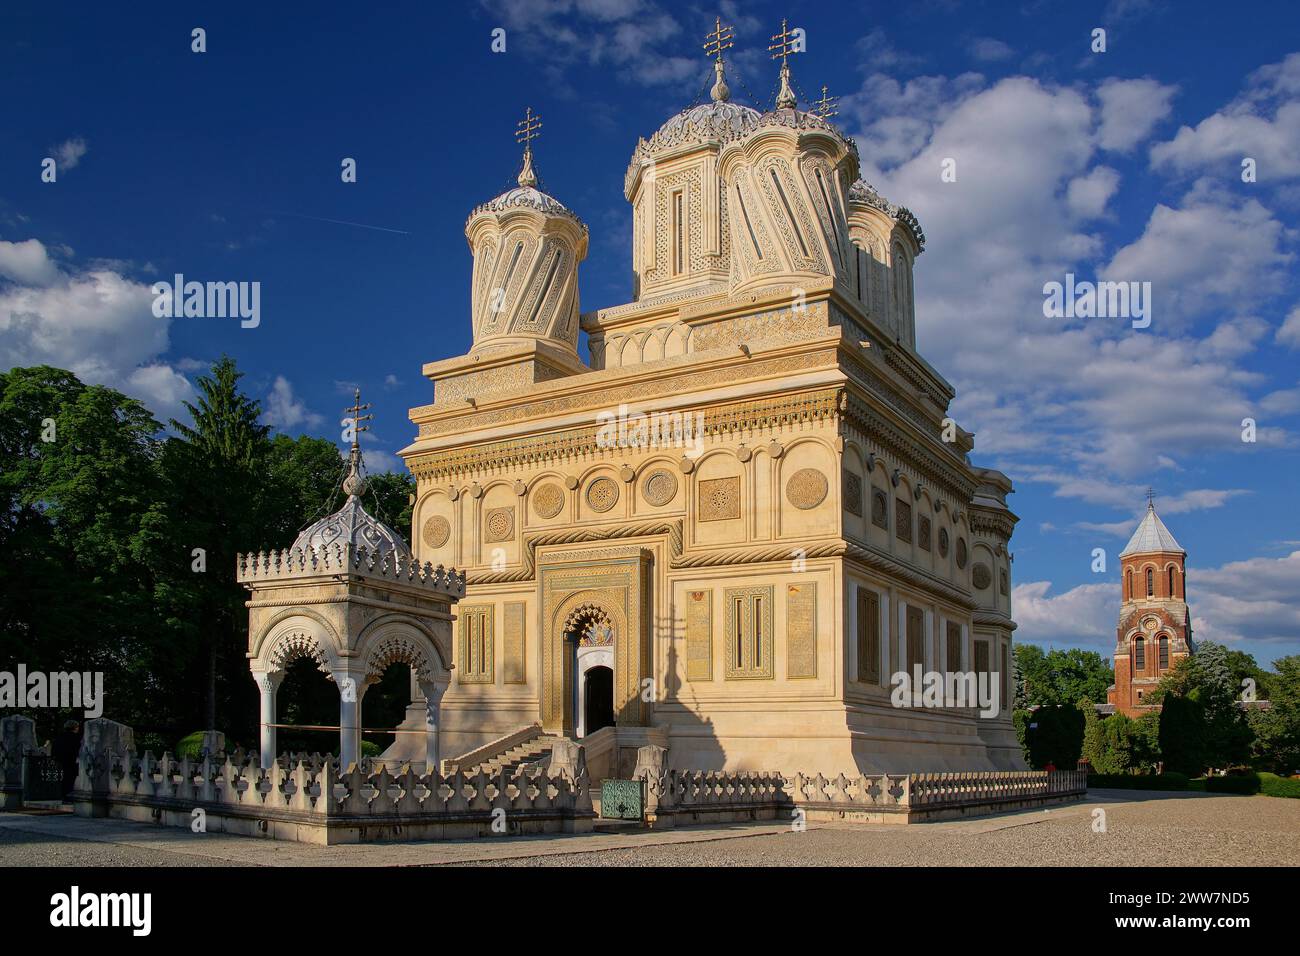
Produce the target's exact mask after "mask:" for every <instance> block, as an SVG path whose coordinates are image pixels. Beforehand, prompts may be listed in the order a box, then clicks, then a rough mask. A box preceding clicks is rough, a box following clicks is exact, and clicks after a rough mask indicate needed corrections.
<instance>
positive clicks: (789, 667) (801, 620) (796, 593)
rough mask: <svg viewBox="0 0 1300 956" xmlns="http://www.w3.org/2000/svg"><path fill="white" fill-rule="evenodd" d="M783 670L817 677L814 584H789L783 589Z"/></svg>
mask: <svg viewBox="0 0 1300 956" xmlns="http://www.w3.org/2000/svg"><path fill="white" fill-rule="evenodd" d="M785 640H786V657H785V673H786V676H787V677H816V676H817V585H816V584H790V585H787V586H786V592H785Z"/></svg>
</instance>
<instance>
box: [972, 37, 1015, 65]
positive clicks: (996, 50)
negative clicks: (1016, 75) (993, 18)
mask: <svg viewBox="0 0 1300 956" xmlns="http://www.w3.org/2000/svg"><path fill="white" fill-rule="evenodd" d="M966 51H967V52H968V53H969V54H970V55H971V56H972V57H973V58H974V59H976V60H980V61H981V62H984V63H995V62H997V61H999V60H1007V59H1010V58H1011V57H1012V56H1014V55H1015V50H1013V49H1011V47H1010V46H1008V45H1007V44H1005V43H1003V42H1002V41H1001V40H997V39H994V38H993V37H975V38H974V39H973V40H971V41H970V42H969V43H967V44H966Z"/></svg>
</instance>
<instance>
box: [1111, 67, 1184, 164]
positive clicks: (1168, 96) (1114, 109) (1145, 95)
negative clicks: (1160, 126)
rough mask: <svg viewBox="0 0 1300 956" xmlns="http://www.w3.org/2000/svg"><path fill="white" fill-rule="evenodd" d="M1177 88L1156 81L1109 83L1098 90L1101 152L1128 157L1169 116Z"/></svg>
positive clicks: (1116, 80) (1117, 80) (1116, 81)
mask: <svg viewBox="0 0 1300 956" xmlns="http://www.w3.org/2000/svg"><path fill="white" fill-rule="evenodd" d="M1176 92H1178V88H1177V87H1174V86H1166V85H1164V84H1163V83H1157V82H1156V81H1155V80H1148V79H1141V80H1119V79H1113V78H1112V79H1109V80H1105V81H1103V82H1102V84H1101V85H1100V86H1099V87H1097V99H1098V100H1099V101H1100V103H1101V124H1100V126H1099V128H1098V130H1097V143H1098V145H1099V146H1101V148H1102V149H1108V150H1114V151H1116V152H1121V153H1126V152H1128V151H1129V150H1131V149H1133V147H1135V146H1137V145H1138V143H1140V142H1142V141H1143V140H1144V139H1146V138H1147V137H1148V136H1149V135H1150V134H1151V131H1152V130H1153V129H1154V128H1155V126H1156V124H1157V123H1159V122H1160V121H1161V120H1163V119H1165V118H1166V117H1167V116H1169V114H1170V112H1171V111H1172V109H1173V106H1172V100H1173V97H1174V94H1175V93H1176Z"/></svg>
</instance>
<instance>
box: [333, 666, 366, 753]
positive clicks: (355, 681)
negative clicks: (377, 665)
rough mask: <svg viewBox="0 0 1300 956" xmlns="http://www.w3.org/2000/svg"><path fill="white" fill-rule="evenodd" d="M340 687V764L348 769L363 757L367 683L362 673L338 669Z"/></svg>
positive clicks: (336, 677)
mask: <svg viewBox="0 0 1300 956" xmlns="http://www.w3.org/2000/svg"><path fill="white" fill-rule="evenodd" d="M334 681H335V683H337V684H338V687H339V766H340V768H341V769H342V770H347V769H348V767H350V766H351V765H352V764H354V763H357V762H359V760H360V758H361V697H362V694H364V693H365V684H364V682H363V679H362V676H361V675H360V674H351V673H348V672H347V671H342V670H340V671H337V672H336V673H335V674H334Z"/></svg>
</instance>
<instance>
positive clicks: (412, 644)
mask: <svg viewBox="0 0 1300 956" xmlns="http://www.w3.org/2000/svg"><path fill="white" fill-rule="evenodd" d="M357 657H359V658H360V659H361V661H362V663H363V667H364V669H365V680H366V683H368V684H372V683H375V682H376V681H378V680H379V679H380V677H382V676H383V673H384V671H385V670H387V669H388V667H389V666H390V665H392V664H406V665H408V666H409V667H410V668H411V675H412V677H413V679H414V680H415V682H416V683H417V684H419V685H420V686H424V685H427V684H431V683H434V682H437V681H442V682H444V683H445V682H446V681H448V680H450V675H451V668H450V666H449V665H448V661H449V660H450V659H451V648H450V647H442V646H440V644H439V641H438V639H437V637H436V636H435V635H434V633H433V632H432V631H431V630H430V629H429V628H427V627H426V626H424V625H423V624H422V623H421V622H420V621H417V620H416V619H415V618H412V617H409V616H407V615H404V614H387V615H384V616H383V617H380V618H378V619H377V620H375V621H372V622H371V623H370V624H368V625H367V626H366V628H365V629H364V630H363V631H362V632H361V634H360V636H359V637H358V639H357Z"/></svg>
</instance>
